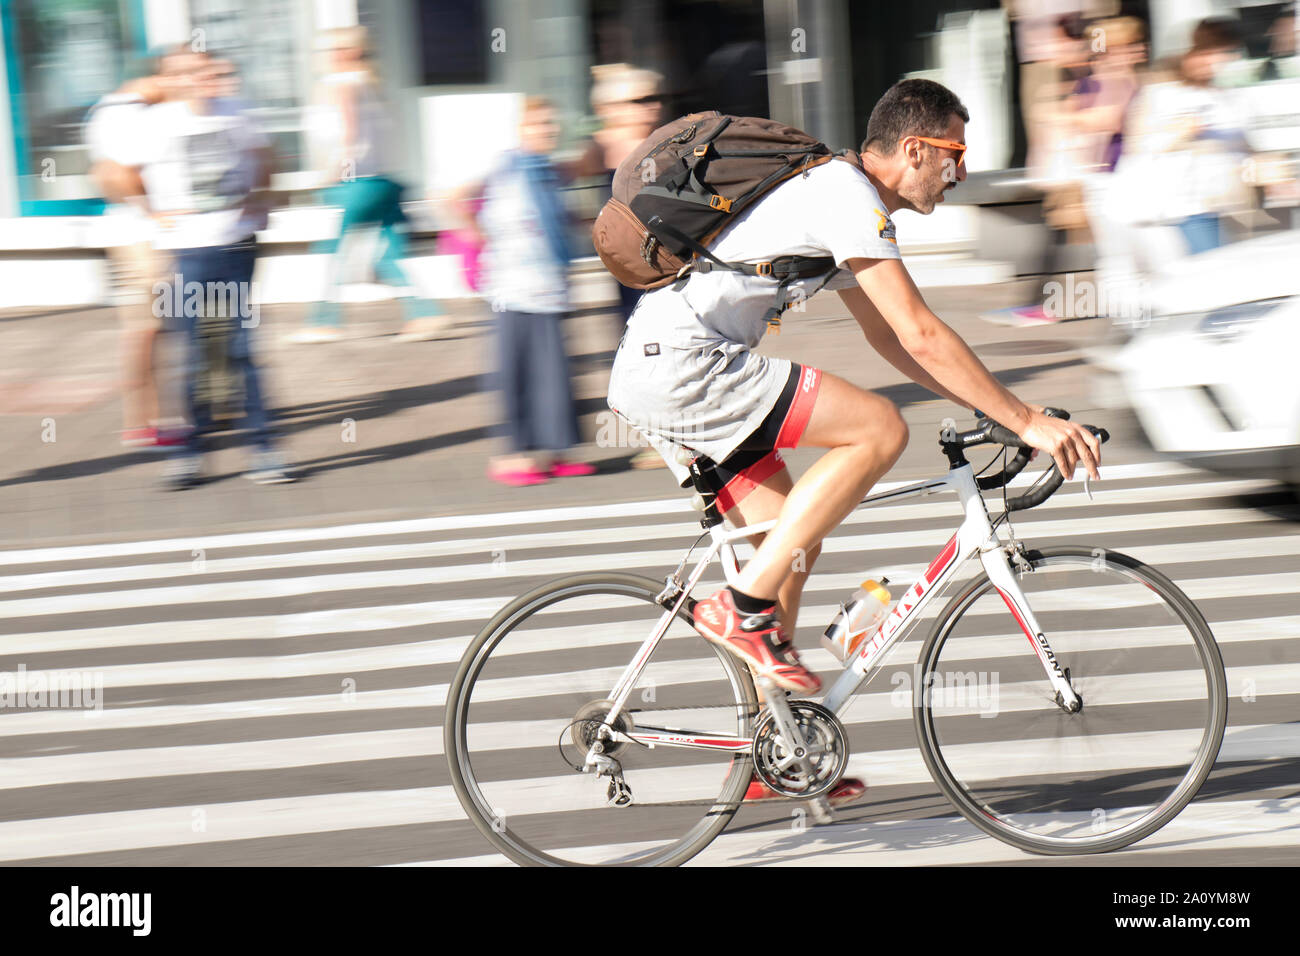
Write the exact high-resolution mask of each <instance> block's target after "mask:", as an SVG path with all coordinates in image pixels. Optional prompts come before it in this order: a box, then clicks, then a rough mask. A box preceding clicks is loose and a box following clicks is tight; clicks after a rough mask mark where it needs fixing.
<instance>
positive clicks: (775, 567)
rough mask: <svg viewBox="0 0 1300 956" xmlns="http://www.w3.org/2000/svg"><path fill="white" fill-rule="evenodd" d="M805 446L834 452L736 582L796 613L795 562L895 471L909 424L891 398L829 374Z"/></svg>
mask: <svg viewBox="0 0 1300 956" xmlns="http://www.w3.org/2000/svg"><path fill="white" fill-rule="evenodd" d="M800 445H812V446H815V447H821V448H829V449H830V451H828V452H827V453H826V454H825V455H823V456H822V457H821V458H820V459H818V461H817V462H816V463H815V464H813V466H812V467H811V468H809V469H808V471H807V472H806V473H805V474H804V475H803V476H802V477H801V478H800V479H799V481H798V482H796V483H795V485H794V487H793V488H792V489H791V491H790V492H789V494H787V495H786V496H785V501H784V503H783V504H782V505H781V509H780V516H779V518H778V521H777V525H776V527H775V528H773V529H772V530H771V531H769V532H768V533H767V535H766V536H765V538H764V540H763V543H762V544H761V545H760V546H759V548H758V551H757V553H756V554H755V555H754V557H753V558H751V559H750V561H749V563H748V564H746V565H745V567H744V568H743V569H742V570H741V572H740V577H739V579H738V581H737V586H738V589H739V590H740V591H742V592H744V593H745V594H748V595H750V596H751V597H755V598H760V599H770V600H774V601H775V600H776V599H777V597H778V596H780V597H781V598H782V599H784V600H785V601H786V602H787V606H791V605H792V606H793V608H794V609H795V610H796V611H797V609H798V601H799V599H798V595H799V594H801V593H802V589H803V581H804V580H806V578H807V568H806V569H805V571H804V572H802V573H801V574H800V575H799V578H794V577H793V575H795V573H796V572H795V569H794V567H793V566H792V562H793V560H794V558H795V557H796V556H798V555H799V554H801V553H802V554H804V555H807V554H809V553H811V551H812V549H813V548H815V547H818V546H820V544H821V540H822V538H824V537H825V536H826V535H827V534H828V533H829V532H830V531H831V530H832V529H833V528H834V527H835V526H836V525H838V524H839V523H840V522H841V521H843V520H844V519H845V518H846V517H847V516H848V514H849V513H850V512H851V511H852V510H853V509H854V507H855V506H856V505H857V504H858V502H859V501H860V500H862V497H863V495H865V494H866V493H867V492H868V491H869V490H870V489H871V486H872V485H874V484H875V483H876V482H877V481H879V480H880V478H881V477H882V476H883V475H884V474H885V472H887V471H888V470H889V469H890V468H891V467H892V466H893V464H894V462H895V461H897V460H898V456H899V455H901V454H902V452H903V449H904V448H905V447H906V445H907V425H906V424H905V423H904V422H903V419H902V416H901V415H899V413H898V409H897V408H895V407H894V404H893V403H892V402H890V401H889V400H888V399H885V398H882V397H880V396H879V395H874V394H872V393H871V392H867V391H864V390H862V389H860V388H858V387H857V386H855V385H851V384H849V383H848V382H846V381H844V380H843V379H842V378H839V377H837V376H834V375H830V374H826V373H823V378H822V383H821V386H820V390H819V392H818V395H817V404H816V405H815V406H814V408H813V413H812V417H811V419H810V420H809V422H808V427H807V428H806V429H805V430H804V434H803V438H802V440H801V441H800ZM757 491H758V490H757V489H756V490H755V492H751V494H750V496H749V497H753V495H754V494H756V493H757ZM748 500H749V498H746V502H748ZM756 505H757V503H756ZM746 520H749V515H748V512H747V513H746ZM809 567H810V566H809ZM787 581H791V589H792V592H787V591H785V590H784V588H785V585H786V582H787ZM791 599H793V600H791ZM784 620H785V619H784V618H783V622H784Z"/></svg>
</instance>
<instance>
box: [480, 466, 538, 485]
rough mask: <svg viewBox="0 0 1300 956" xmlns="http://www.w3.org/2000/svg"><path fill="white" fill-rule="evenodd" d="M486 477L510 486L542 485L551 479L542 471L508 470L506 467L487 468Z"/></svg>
mask: <svg viewBox="0 0 1300 956" xmlns="http://www.w3.org/2000/svg"><path fill="white" fill-rule="evenodd" d="M488 477H489V478H491V479H492V480H493V481H499V482H500V483H501V484H503V485H510V486H511V487H512V488H522V487H524V486H525V485H544V484H546V482H548V481H550V480H551V476H550V475H548V474H547V473H546V472H544V471H536V470H532V469H530V470H528V471H510V470H507V469H500V470H498V469H492V468H489V469H488Z"/></svg>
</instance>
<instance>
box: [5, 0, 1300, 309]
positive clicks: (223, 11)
mask: <svg viewBox="0 0 1300 956" xmlns="http://www.w3.org/2000/svg"><path fill="white" fill-rule="evenodd" d="M1284 6H1286V5H1285V4H1281V3H1256V2H1254V0H911V2H908V3H901V4H886V3H879V2H876V0H0V31H2V32H3V56H4V67H5V68H4V70H3V71H2V72H0V77H2V78H3V82H4V84H5V89H4V95H3V96H0V144H2V145H0V287H6V286H8V287H9V288H10V291H9V292H7V293H6V295H7V296H8V300H7V301H3V302H0V306H11V305H25V304H29V303H28V302H26V301H22V299H23V296H24V295H26V296H27V298H30V299H32V300H33V302H36V303H48V302H49V300H48V298H45V299H42V298H39V293H37V292H36V291H35V290H34V284H40V283H48V280H49V279H50V277H51V276H53V275H54V274H55V273H54V272H53V271H52V270H53V268H54V267H53V266H52V265H50V264H49V262H50V260H52V259H58V258H60V257H61V258H62V261H63V262H64V264H65V266H66V264H67V263H68V262H74V263H80V265H74V266H73V267H72V268H71V269H69V268H64V269H63V270H62V271H61V272H59V273H58V274H59V275H60V276H61V278H60V280H59V283H58V285H60V286H61V294H62V295H63V297H64V302H62V303H59V304H65V303H66V304H72V303H80V302H91V301H96V297H98V296H101V295H102V281H101V280H100V279H97V278H96V275H97V273H96V270H97V269H98V268H99V266H98V265H97V264H96V263H97V261H98V259H99V258H100V257H98V256H97V255H89V254H88V255H84V256H82V255H80V254H79V253H78V252H77V250H86V249H94V248H96V246H97V245H99V244H100V243H99V242H98V240H97V239H96V234H95V229H94V223H93V219H94V218H95V217H96V215H97V214H98V213H99V212H100V211H101V209H102V202H101V201H100V200H99V199H98V198H97V197H96V195H95V190H94V187H93V186H92V184H91V182H90V180H89V178H88V176H87V167H88V162H87V157H86V151H85V147H84V143H83V137H82V129H83V124H84V121H85V116H86V112H87V110H88V109H89V108H90V107H91V105H93V104H94V102H95V101H96V100H97V99H98V97H99V96H101V95H103V94H104V93H106V92H108V91H110V90H112V89H114V88H115V87H116V86H117V85H119V84H120V83H121V82H122V81H123V80H125V79H127V78H129V77H131V76H132V75H138V74H139V73H140V72H141V71H143V70H144V69H146V63H147V55H148V54H149V53H150V52H151V51H156V50H158V49H159V48H161V47H164V46H167V45H171V44H176V43H193V44H199V45H202V46H203V47H204V48H206V49H208V50H210V51H214V52H217V53H219V54H220V55H221V56H223V57H226V58H228V59H230V60H231V61H233V62H234V63H235V64H236V66H237V68H238V70H239V74H240V78H241V82H242V91H241V95H242V96H243V98H244V99H245V100H247V101H248V102H249V103H250V104H251V106H252V108H253V110H254V111H255V112H256V115H257V117H258V119H259V121H260V122H261V125H262V126H263V127H264V128H265V129H266V130H267V131H268V132H269V133H270V134H271V136H272V138H273V140H274V143H275V146H276V150H277V154H278V157H279V168H278V172H277V174H276V176H275V179H274V182H273V185H274V187H275V189H276V191H277V193H278V202H279V204H280V209H279V211H278V214H277V215H276V216H275V217H273V221H272V227H271V229H269V230H268V235H267V236H266V237H265V238H266V240H267V242H268V244H270V245H274V244H276V243H280V244H285V245H292V244H294V243H308V242H310V241H313V240H314V239H317V238H319V237H320V235H322V234H323V233H325V232H327V231H328V230H329V229H330V228H332V226H331V222H332V220H331V219H330V218H329V217H328V216H327V215H324V214H322V213H321V211H320V210H319V209H317V208H314V207H313V203H314V201H315V199H314V193H313V190H314V188H315V186H317V185H318V177H317V176H316V174H315V173H314V171H313V168H312V167H313V163H312V156H311V143H310V135H309V131H310V122H311V116H310V103H311V96H312V87H313V82H314V79H315V77H316V75H317V67H318V59H317V52H316V48H317V40H316V38H317V37H318V35H319V33H320V31H321V30H323V29H327V28H330V27H336V26H349V25H353V24H360V25H363V26H365V27H367V28H368V30H369V31H370V36H371V41H372V46H373V48H374V50H375V53H376V57H375V63H376V66H377V67H378V72H379V74H380V77H381V80H382V83H383V86H384V89H385V91H386V94H387V97H388V100H389V104H390V109H391V111H392V115H393V117H394V118H395V119H396V120H397V122H396V123H395V124H394V125H395V129H396V133H397V142H396V143H395V144H394V145H395V147H396V149H397V156H398V158H399V161H400V169H399V170H398V172H400V173H401V174H402V176H403V178H404V181H405V182H406V183H408V184H409V185H410V186H411V194H412V196H414V197H416V198H417V199H419V198H420V197H432V196H435V195H436V194H437V193H438V192H439V191H441V190H445V189H447V188H449V187H451V186H454V185H456V184H457V182H458V181H463V180H464V179H465V178H467V177H468V176H469V175H470V174H472V173H476V172H481V165H482V163H483V161H484V155H485V154H486V153H489V152H493V151H495V150H497V149H500V148H502V147H504V146H507V145H509V144H510V140H511V137H512V135H513V129H514V118H515V115H516V113H515V111H516V110H517V108H518V94H519V93H521V92H528V93H541V94H545V95H547V96H549V97H550V98H551V99H552V100H553V101H554V102H555V103H556V104H557V105H558V107H559V109H560V111H561V114H562V115H563V116H564V117H565V118H566V121H567V122H566V129H567V135H568V137H569V141H570V142H571V143H572V142H576V140H577V138H579V137H580V136H582V135H583V134H584V133H586V132H587V131H589V129H590V128H591V124H592V122H593V120H592V119H591V116H590V108H589V105H588V102H587V95H588V90H589V87H590V73H589V70H590V67H591V66H592V65H593V64H596V63H610V62H629V63H633V64H635V65H638V66H643V67H649V68H651V69H654V70H657V71H658V72H660V73H662V74H663V75H664V76H665V77H666V78H667V84H666V88H667V93H668V100H669V102H668V104H667V110H668V112H670V113H680V112H684V111H687V110H690V109H696V108H717V109H721V110H723V111H727V112H737V113H747V114H760V115H769V116H771V117H773V118H777V119H780V120H784V121H786V122H789V123H791V124H793V125H796V126H799V127H802V128H804V129H807V130H808V131H809V132H811V133H813V134H815V135H817V136H819V137H820V138H822V139H824V140H825V141H827V142H828V143H830V144H832V145H833V146H836V147H842V146H856V145H857V143H858V141H859V139H860V137H861V135H862V133H863V130H864V129H865V125H866V116H867V114H868V112H869V110H870V107H871V105H872V104H873V103H874V102H875V99H876V98H877V97H878V96H879V95H880V93H882V92H883V91H884V90H885V89H887V88H888V87H889V86H890V85H891V84H892V83H893V82H895V81H896V80H898V79H899V78H901V77H902V76H905V75H924V76H929V77H932V78H934V79H937V80H939V81H941V82H944V83H946V84H947V85H949V86H951V87H952V88H953V89H954V90H956V91H957V92H958V93H959V95H961V96H962V98H963V99H964V100H965V101H966V102H967V104H968V105H969V106H970V108H971V112H972V115H973V117H974V120H973V122H972V133H971V137H970V139H971V148H970V150H969V152H968V154H967V156H968V160H967V162H968V166H969V167H970V169H971V170H973V171H979V170H1004V169H1008V168H1016V167H1018V166H1019V165H1021V164H1023V162H1024V157H1025V135H1024V130H1023V126H1022V123H1021V121H1020V116H1019V109H1018V99H1017V97H1018V93H1019V78H1018V72H1017V69H1016V63H1017V50H1016V42H1017V40H1016V34H1015V33H1014V31H1013V30H1012V29H1011V26H1010V23H1011V17H1012V15H1015V14H1018V13H1020V14H1021V15H1023V9H1026V8H1027V9H1031V10H1032V11H1033V12H1035V13H1036V14H1038V15H1040V16H1047V17H1052V16H1060V15H1068V14H1072V13H1081V14H1083V15H1084V16H1097V15H1114V14H1117V13H1124V14H1132V15H1136V16H1139V17H1141V18H1142V19H1144V20H1146V21H1147V22H1148V23H1149V25H1150V35H1151V37H1152V48H1153V53H1155V54H1156V55H1159V54H1160V53H1161V52H1162V50H1172V49H1175V48H1176V45H1177V43H1178V42H1179V40H1178V39H1177V38H1178V37H1180V36H1182V35H1183V34H1185V33H1186V30H1187V27H1188V25H1189V23H1191V22H1194V21H1195V20H1197V19H1199V18H1200V17H1202V16H1205V15H1208V14H1210V13H1229V14H1231V15H1234V16H1238V17H1239V18H1240V19H1241V21H1242V24H1243V27H1244V31H1243V32H1245V33H1246V35H1247V37H1248V38H1251V39H1250V42H1251V43H1252V44H1254V46H1255V47H1257V48H1258V47H1260V44H1261V42H1262V41H1260V40H1259V38H1260V37H1263V36H1264V35H1265V32H1266V29H1267V25H1268V24H1269V23H1271V22H1273V20H1274V19H1275V18H1276V16H1277V14H1278V13H1279V12H1280V11H1281V10H1282V9H1283V8H1284ZM1251 52H1252V53H1257V52H1258V49H1256V50H1252V51H1251ZM1288 123H1291V121H1290V120H1288V119H1287V118H1286V117H1281V118H1278V119H1276V120H1275V123H1274V125H1275V127H1277V128H1279V129H1287V128H1289V127H1288V125H1287V124H1288ZM1293 125H1295V126H1296V127H1297V128H1300V119H1297V120H1296V121H1295V122H1294V124H1293ZM972 195H978V194H977V191H972ZM416 205H418V206H421V207H422V209H423V213H422V212H421V210H414V211H415V213H416V218H417V221H423V223H424V226H425V228H426V229H428V230H434V229H436V228H438V225H439V220H438V214H437V205H436V203H433V202H421V203H416ZM424 207H427V208H424ZM421 215H423V217H424V218H423V220H421V219H420V217H421ZM953 215H960V214H959V213H954V214H953ZM936 228H937V229H939V231H940V232H942V231H944V230H948V231H951V228H952V224H951V223H948V224H944V225H942V227H938V226H937V227H936ZM962 228H966V227H962ZM969 231H970V230H969V228H966V232H967V233H969ZM958 232H959V233H961V229H958ZM61 250H62V251H61ZM15 260H23V263H24V264H23V265H22V266H21V267H15V266H14V264H13V263H14V261H15ZM33 263H37V264H36V265H33ZM40 263H44V265H41V264H40ZM43 270H44V271H43ZM9 280H14V281H17V282H18V283H19V285H20V286H24V287H28V286H30V287H32V291H30V293H24V292H22V291H21V290H19V291H17V292H15V291H14V290H13V287H12V285H11V283H10V281H9ZM44 294H45V295H47V296H48V295H49V294H50V290H49V288H48V287H47V288H46V289H45V293H44ZM15 296H17V300H15Z"/></svg>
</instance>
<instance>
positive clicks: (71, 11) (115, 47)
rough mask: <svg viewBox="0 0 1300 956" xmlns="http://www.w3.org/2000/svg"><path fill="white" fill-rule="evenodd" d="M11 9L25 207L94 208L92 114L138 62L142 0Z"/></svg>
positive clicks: (10, 56)
mask: <svg viewBox="0 0 1300 956" xmlns="http://www.w3.org/2000/svg"><path fill="white" fill-rule="evenodd" d="M0 10H2V12H3V27H4V38H5V65H6V71H7V77H8V83H9V97H10V110H11V119H12V124H13V148H14V155H15V160H16V164H15V165H16V171H17V175H18V198H19V201H20V204H21V205H20V208H21V210H22V211H23V212H24V213H28V214H30V213H34V212H46V213H50V212H64V213H73V212H93V211H95V210H96V209H97V208H98V207H99V206H100V205H101V204H100V203H99V201H98V200H97V199H96V198H95V189H94V186H93V185H92V184H91V182H90V179H89V177H88V175H87V172H88V169H89V159H88V156H87V153H86V149H85V145H84V143H83V141H82V128H83V124H84V122H85V118H86V113H87V111H88V110H89V109H90V107H91V106H93V105H94V104H95V101H96V100H98V99H99V97H100V96H102V95H103V94H104V93H106V92H108V91H109V90H112V89H115V88H116V87H117V86H118V85H119V84H120V83H121V82H122V81H123V80H124V79H126V77H127V75H128V71H129V70H130V69H132V68H133V67H134V66H135V65H136V63H135V61H136V59H137V56H136V55H137V53H138V52H140V47H141V44H142V38H143V24H142V17H143V9H142V4H141V3H140V0H14V2H11V3H5V4H3V6H2V7H0Z"/></svg>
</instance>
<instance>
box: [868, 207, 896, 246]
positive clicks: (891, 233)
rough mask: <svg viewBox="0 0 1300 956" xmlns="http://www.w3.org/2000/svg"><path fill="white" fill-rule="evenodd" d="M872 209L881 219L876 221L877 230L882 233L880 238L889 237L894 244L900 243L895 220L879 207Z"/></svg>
mask: <svg viewBox="0 0 1300 956" xmlns="http://www.w3.org/2000/svg"><path fill="white" fill-rule="evenodd" d="M872 211H873V212H874V213H875V214H876V215H877V216H879V217H880V221H879V222H877V223H876V232H877V233H878V234H879V235H880V238H881V239H888V240H889V241H890V242H892V243H893V244H894V245H898V239H897V238H896V235H897V234H896V232H895V230H894V221H893V220H892V219H890V218H889V216H887V215H886V214H885V213H883V212H881V211H880V210H879V209H873V210H872Z"/></svg>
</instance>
